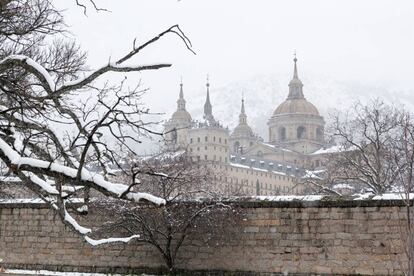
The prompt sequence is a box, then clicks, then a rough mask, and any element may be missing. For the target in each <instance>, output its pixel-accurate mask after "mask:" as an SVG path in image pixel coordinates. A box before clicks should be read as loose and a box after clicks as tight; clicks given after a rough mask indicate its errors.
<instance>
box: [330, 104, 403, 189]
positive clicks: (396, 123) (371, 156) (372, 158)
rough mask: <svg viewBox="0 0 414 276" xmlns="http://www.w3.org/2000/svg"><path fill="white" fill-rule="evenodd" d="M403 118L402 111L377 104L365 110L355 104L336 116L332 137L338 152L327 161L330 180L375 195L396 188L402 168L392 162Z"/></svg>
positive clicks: (366, 107) (364, 107)
mask: <svg viewBox="0 0 414 276" xmlns="http://www.w3.org/2000/svg"><path fill="white" fill-rule="evenodd" d="M402 117H403V114H402V112H401V111H399V110H397V109H396V108H394V107H391V106H387V105H386V104H384V103H383V102H381V101H379V100H374V101H372V102H371V103H370V105H367V106H364V105H362V104H361V103H357V104H356V105H355V106H354V108H353V109H352V110H351V112H349V113H347V114H345V116H342V115H341V114H338V115H336V116H335V118H334V124H333V126H332V133H333V136H334V137H335V138H336V140H337V142H338V144H339V145H338V148H339V149H340V151H339V152H337V153H334V154H332V157H333V158H330V159H329V163H330V168H331V169H330V172H329V175H330V176H331V178H333V179H335V180H336V181H338V180H339V181H343V182H347V183H350V184H353V185H355V184H356V185H362V186H364V187H365V190H367V191H371V192H373V193H375V194H381V193H384V192H387V191H391V190H392V189H393V187H395V185H398V175H399V173H400V170H402V167H401V166H399V165H398V164H396V163H395V162H393V157H394V155H393V154H394V149H395V142H396V141H398V140H399V138H400V136H401V135H402V128H401V119H402Z"/></svg>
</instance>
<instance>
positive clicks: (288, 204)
mask: <svg viewBox="0 0 414 276" xmlns="http://www.w3.org/2000/svg"><path fill="white" fill-rule="evenodd" d="M209 202H210V203H211V201H209ZM222 202H223V203H228V204H233V205H235V206H238V207H241V208H357V207H403V206H407V201H406V200H402V199H401V200H399V199H398V200H396V199H392V200H389V199H380V200H373V199H363V200H353V199H349V198H343V197H325V198H323V199H321V200H299V199H293V200H290V201H271V200H257V199H242V200H237V199H231V200H223V201H222ZM413 202H414V201H413V200H410V202H409V204H410V206H413ZM75 204H79V203H75ZM188 204H202V202H183V205H188ZM49 208H50V206H49V205H48V204H47V203H42V202H38V203H37V202H12V203H11V202H1V201H0V209H49Z"/></svg>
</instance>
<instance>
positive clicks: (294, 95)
mask: <svg viewBox="0 0 414 276" xmlns="http://www.w3.org/2000/svg"><path fill="white" fill-rule="evenodd" d="M297 61H298V59H297V58H296V51H295V58H294V59H293V62H294V63H295V65H294V68H293V78H292V80H291V81H290V83H289V95H288V99H302V98H305V96H304V95H303V90H302V88H303V84H302V82H301V81H300V79H299V77H298V67H297V64H296V63H297Z"/></svg>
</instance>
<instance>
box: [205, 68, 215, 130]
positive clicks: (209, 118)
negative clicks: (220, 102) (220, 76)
mask: <svg viewBox="0 0 414 276" xmlns="http://www.w3.org/2000/svg"><path fill="white" fill-rule="evenodd" d="M206 87H207V96H206V102H205V103H204V115H203V118H204V120H206V122H207V123H209V124H214V123H215V120H214V116H213V106H212V105H211V102H210V80H209V77H208V75H207V83H206Z"/></svg>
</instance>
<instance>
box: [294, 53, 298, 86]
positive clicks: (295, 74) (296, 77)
mask: <svg viewBox="0 0 414 276" xmlns="http://www.w3.org/2000/svg"><path fill="white" fill-rule="evenodd" d="M297 61H298V59H297V58H296V51H295V58H294V59H293V62H294V63H295V68H294V69H293V78H294V79H299V78H298V67H297V66H296V62H297Z"/></svg>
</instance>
